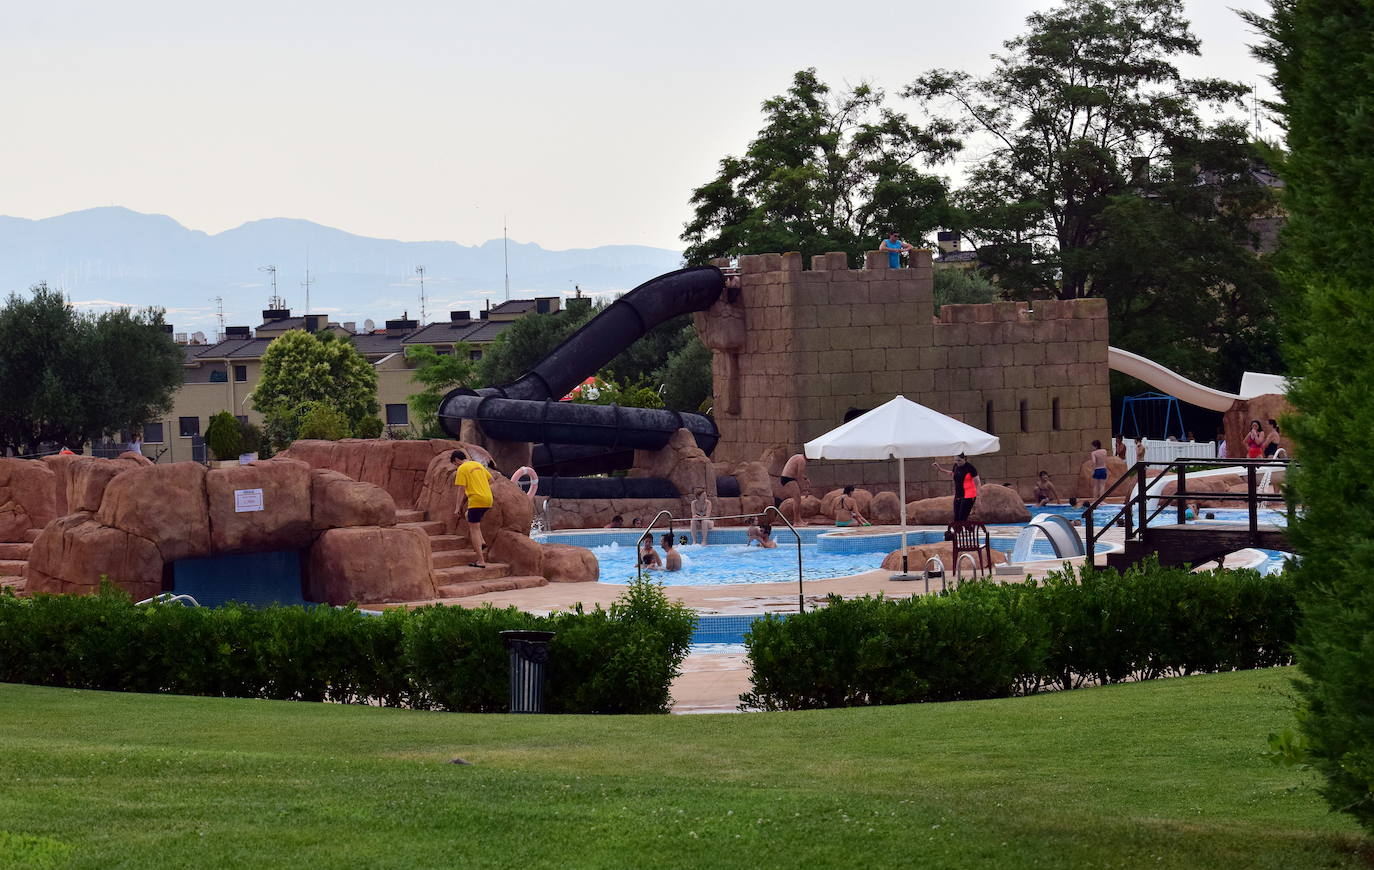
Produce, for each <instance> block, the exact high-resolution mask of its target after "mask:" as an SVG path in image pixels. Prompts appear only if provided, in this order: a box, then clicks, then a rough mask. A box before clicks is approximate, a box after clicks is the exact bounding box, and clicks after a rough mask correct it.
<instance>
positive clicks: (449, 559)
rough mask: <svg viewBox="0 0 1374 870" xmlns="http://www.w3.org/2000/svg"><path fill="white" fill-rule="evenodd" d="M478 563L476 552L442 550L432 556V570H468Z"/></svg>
mask: <svg viewBox="0 0 1374 870" xmlns="http://www.w3.org/2000/svg"><path fill="white" fill-rule="evenodd" d="M476 561H477V551H476V550H441V551H439V552H438V553H434V554H433V555H431V556H430V559H429V566H430V567H431V568H436V569H437V568H466V567H467V566H468V564H469V563H470V562H476Z"/></svg>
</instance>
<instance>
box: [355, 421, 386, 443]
mask: <svg viewBox="0 0 1374 870" xmlns="http://www.w3.org/2000/svg"><path fill="white" fill-rule="evenodd" d="M382 429H383V426H382V418H381V417H364V418H362V419H361V420H359V421H358V425H357V426H355V427H354V431H353V437H355V438H380V437H382Z"/></svg>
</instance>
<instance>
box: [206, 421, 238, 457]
mask: <svg viewBox="0 0 1374 870" xmlns="http://www.w3.org/2000/svg"><path fill="white" fill-rule="evenodd" d="M205 444H206V446H208V447H209V448H210V452H211V453H213V454H214V456H215V458H216V459H218V460H220V461H221V462H223V461H225V460H228V459H236V458H238V456H239V455H240V454H242V453H247V452H249V451H247V450H244V449H243V428H242V427H241V426H240V425H239V421H238V418H237V417H235V416H234V415H233V414H230V413H229V412H228V411H220V412H219V413H218V414H215V415H214V416H213V417H211V418H210V424H209V425H208V426H206V427H205Z"/></svg>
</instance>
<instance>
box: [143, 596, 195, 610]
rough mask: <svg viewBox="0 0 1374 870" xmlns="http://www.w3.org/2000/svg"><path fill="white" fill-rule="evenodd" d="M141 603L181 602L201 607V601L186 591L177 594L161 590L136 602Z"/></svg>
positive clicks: (188, 605) (186, 605) (184, 604)
mask: <svg viewBox="0 0 1374 870" xmlns="http://www.w3.org/2000/svg"><path fill="white" fill-rule="evenodd" d="M188 602H189V603H188ZM141 604H181V605H183V606H185V607H200V602H199V601H197V600H195V599H194V598H192V597H191V596H189V595H186V594H185V593H183V594H181V595H177V594H176V593H174V592H160V593H158V594H157V595H154V596H153V597H152V598H145V599H143V600H142V601H138V602H135V606H137V605H141Z"/></svg>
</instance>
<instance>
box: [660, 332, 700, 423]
mask: <svg viewBox="0 0 1374 870" xmlns="http://www.w3.org/2000/svg"><path fill="white" fill-rule="evenodd" d="M682 332H683V340H682V344H681V346H679V347H678V349H677V350H674V351H673V352H671V353H670V354H668V359H667V362H665V363H664V364H663V368H662V370H661V372H660V374H659V376H658V377H657V378H655V380H656V381H658V382H660V383H662V384H663V403H664V404H665V405H667V406H668V407H669V408H672V409H673V410H674V411H703V410H705V407H706V406H708V405H710V403H711V398H712V393H713V380H712V375H711V350H710V348H708V347H706V345H704V344H702V343H701V338H700V337H699V336H698V335H697V331H696V327H694V326H691V325H690V324H689V325H687V326H684V327H683V328H682Z"/></svg>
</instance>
